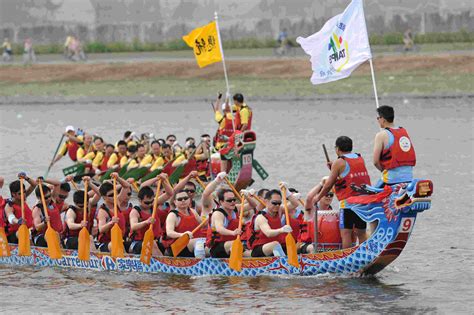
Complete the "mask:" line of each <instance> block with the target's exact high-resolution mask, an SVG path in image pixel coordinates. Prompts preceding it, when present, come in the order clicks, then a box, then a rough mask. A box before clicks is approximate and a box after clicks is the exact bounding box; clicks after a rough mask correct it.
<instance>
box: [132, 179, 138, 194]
mask: <svg viewBox="0 0 474 315" xmlns="http://www.w3.org/2000/svg"><path fill="white" fill-rule="evenodd" d="M132 187H133V189H135V192H138V191H139V190H140V188H139V187H138V184H137V182H135V181H133V182H132Z"/></svg>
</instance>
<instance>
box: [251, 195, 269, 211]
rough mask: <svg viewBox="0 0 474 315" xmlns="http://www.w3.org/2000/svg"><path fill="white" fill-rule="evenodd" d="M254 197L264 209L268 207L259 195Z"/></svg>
mask: <svg viewBox="0 0 474 315" xmlns="http://www.w3.org/2000/svg"><path fill="white" fill-rule="evenodd" d="M253 197H254V198H255V200H257V201H258V203H259V204H261V205H262V206H263V207H264V208H265V207H267V204H266V203H265V201H263V200H262V198H260V197H259V196H257V195H253Z"/></svg>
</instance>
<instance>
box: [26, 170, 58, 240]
mask: <svg viewBox="0 0 474 315" xmlns="http://www.w3.org/2000/svg"><path fill="white" fill-rule="evenodd" d="M39 179H41V180H43V178H41V177H40V178H39ZM42 188H43V193H44V199H45V202H46V206H47V207H48V215H49V217H46V212H45V211H44V209H43V203H42V200H41V192H40V189H39V187H36V189H35V195H36V198H37V199H38V202H37V204H36V205H35V206H34V207H33V210H32V212H33V223H34V230H33V243H34V244H35V246H39V247H47V246H48V244H47V241H46V237H45V233H46V229H47V227H48V226H47V222H48V221H49V223H50V224H51V227H52V228H53V230H54V231H56V233H58V234H59V235H61V234H62V233H63V222H62V220H61V212H60V211H59V208H58V206H57V205H56V204H55V203H54V201H53V195H52V194H53V193H52V191H51V188H50V187H49V186H48V185H45V184H42Z"/></svg>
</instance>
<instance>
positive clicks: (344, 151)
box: [313, 136, 370, 248]
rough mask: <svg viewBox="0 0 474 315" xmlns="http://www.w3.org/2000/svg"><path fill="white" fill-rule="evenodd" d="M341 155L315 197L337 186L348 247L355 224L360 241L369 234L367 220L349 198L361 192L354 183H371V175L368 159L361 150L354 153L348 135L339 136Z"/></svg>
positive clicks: (338, 150)
mask: <svg viewBox="0 0 474 315" xmlns="http://www.w3.org/2000/svg"><path fill="white" fill-rule="evenodd" d="M335 150H336V154H337V157H338V158H337V159H336V161H335V162H334V163H329V166H330V169H331V173H330V174H329V178H328V179H327V180H326V182H325V183H324V186H323V188H322V189H321V191H320V192H319V193H318V195H317V196H316V197H315V198H314V199H313V202H319V201H320V200H321V199H322V198H323V197H324V196H326V194H327V193H328V192H329V191H330V190H331V189H332V187H333V186H334V188H335V191H336V197H337V199H338V200H339V203H340V206H339V207H340V218H339V224H340V227H341V238H342V248H348V247H350V246H351V244H352V230H353V228H355V233H356V236H357V238H358V240H359V244H361V243H362V242H364V241H365V240H366V238H367V235H366V229H367V223H366V222H365V221H364V220H362V219H361V218H360V217H359V216H358V215H357V214H356V213H355V212H354V211H352V210H351V209H350V208H347V206H346V199H347V198H349V197H351V196H357V195H360V193H359V192H356V191H354V190H352V189H351V185H352V184H355V185H357V186H360V185H363V184H364V185H370V177H369V174H368V172H367V168H366V167H365V163H364V159H363V158H362V157H361V155H360V154H358V153H352V140H351V138H349V137H346V136H340V137H338V138H337V139H336V146H335Z"/></svg>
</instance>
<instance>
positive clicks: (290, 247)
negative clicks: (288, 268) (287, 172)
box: [281, 187, 300, 268]
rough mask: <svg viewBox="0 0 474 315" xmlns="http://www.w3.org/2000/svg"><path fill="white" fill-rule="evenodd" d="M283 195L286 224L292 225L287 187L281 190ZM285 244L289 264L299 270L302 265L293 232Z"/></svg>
mask: <svg viewBox="0 0 474 315" xmlns="http://www.w3.org/2000/svg"><path fill="white" fill-rule="evenodd" d="M281 193H282V196H283V207H284V208H285V218H286V224H288V225H290V215H289V213H288V201H287V200H286V187H282V188H281ZM285 242H286V252H287V255H288V263H289V264H290V265H292V266H293V267H296V268H299V267H300V263H299V262H298V253H297V251H296V242H295V239H294V238H293V234H291V232H290V233H288V234H287V235H286V238H285Z"/></svg>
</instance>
